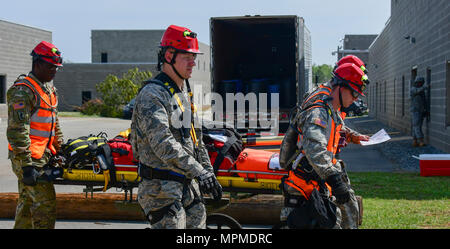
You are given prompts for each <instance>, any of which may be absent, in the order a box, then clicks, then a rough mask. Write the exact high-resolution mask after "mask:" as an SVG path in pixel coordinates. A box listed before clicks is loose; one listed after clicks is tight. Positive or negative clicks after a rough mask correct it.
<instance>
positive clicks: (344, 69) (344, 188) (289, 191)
mask: <svg viewBox="0 0 450 249" xmlns="http://www.w3.org/2000/svg"><path fill="white" fill-rule="evenodd" d="M366 84H368V78H367V75H366V74H365V73H364V72H363V71H362V70H361V68H360V67H358V66H357V65H355V64H354V63H343V64H341V65H339V66H338V67H337V68H336V69H335V71H334V72H333V73H332V79H331V80H330V81H329V82H327V83H324V84H322V85H320V86H319V87H318V88H316V89H314V90H313V91H312V92H310V93H308V94H307V95H306V96H305V98H304V100H303V102H302V104H301V105H300V106H298V107H297V108H296V110H295V111H293V114H292V115H291V122H290V127H289V128H288V130H287V132H286V134H285V137H284V138H283V142H282V144H281V149H280V165H281V166H282V167H283V168H285V169H288V170H289V174H288V176H287V177H284V178H283V179H282V184H281V188H282V190H283V195H284V198H285V206H284V207H283V209H282V211H281V214H280V219H281V221H282V222H285V224H286V225H287V226H288V227H289V228H357V227H358V221H359V207H358V202H357V199H356V197H355V194H354V191H353V190H352V189H351V188H350V181H349V179H348V176H347V173H346V171H345V166H344V163H343V161H342V160H338V159H337V158H336V157H335V154H336V151H337V148H338V143H339V138H340V132H344V133H345V135H346V138H347V140H348V141H350V142H353V143H356V144H359V143H360V141H368V140H369V137H368V136H365V135H362V134H360V133H358V132H356V131H354V130H352V129H350V128H348V127H347V126H345V124H344V121H343V116H342V115H341V113H340V110H341V108H344V107H348V106H350V105H351V104H352V103H353V102H354V101H355V100H356V99H357V98H358V97H359V96H364V92H363V91H364V89H365V87H366ZM344 117H345V116H344ZM316 190H317V191H316ZM315 193H316V194H315ZM317 193H320V194H317ZM305 217H306V218H305Z"/></svg>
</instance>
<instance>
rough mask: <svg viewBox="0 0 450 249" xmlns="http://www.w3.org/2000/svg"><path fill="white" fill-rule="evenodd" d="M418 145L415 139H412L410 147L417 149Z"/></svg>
mask: <svg viewBox="0 0 450 249" xmlns="http://www.w3.org/2000/svg"><path fill="white" fill-rule="evenodd" d="M418 145H419V144H418V143H417V139H415V138H414V140H413V143H412V146H413V147H417V146H418Z"/></svg>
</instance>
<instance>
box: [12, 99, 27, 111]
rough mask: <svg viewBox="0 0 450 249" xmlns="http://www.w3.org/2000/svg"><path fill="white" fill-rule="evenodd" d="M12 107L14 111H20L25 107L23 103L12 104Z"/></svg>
mask: <svg viewBox="0 0 450 249" xmlns="http://www.w3.org/2000/svg"><path fill="white" fill-rule="evenodd" d="M12 107H13V109H14V110H20V109H23V108H24V107H25V103H24V102H23V101H19V102H17V103H14V104H13V105H12Z"/></svg>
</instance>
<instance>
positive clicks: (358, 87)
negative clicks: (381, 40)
mask: <svg viewBox="0 0 450 249" xmlns="http://www.w3.org/2000/svg"><path fill="white" fill-rule="evenodd" d="M332 74H333V81H334V84H337V85H343V86H345V87H347V88H350V89H351V90H352V91H353V92H357V93H358V94H359V95H361V96H365V95H364V93H363V91H364V89H366V84H368V83H369V79H368V78H367V75H366V74H365V73H364V72H363V71H362V70H361V68H360V67H358V66H357V65H355V64H354V63H344V64H341V65H340V66H338V67H337V68H336V70H335V71H334V72H333V73H332Z"/></svg>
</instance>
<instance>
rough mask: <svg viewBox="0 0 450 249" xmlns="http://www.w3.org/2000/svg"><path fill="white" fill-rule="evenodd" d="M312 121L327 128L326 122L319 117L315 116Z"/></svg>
mask: <svg viewBox="0 0 450 249" xmlns="http://www.w3.org/2000/svg"><path fill="white" fill-rule="evenodd" d="M313 123H314V124H315V125H318V126H320V127H323V128H327V122H325V121H323V120H322V119H320V118H315V119H314V122H313Z"/></svg>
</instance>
